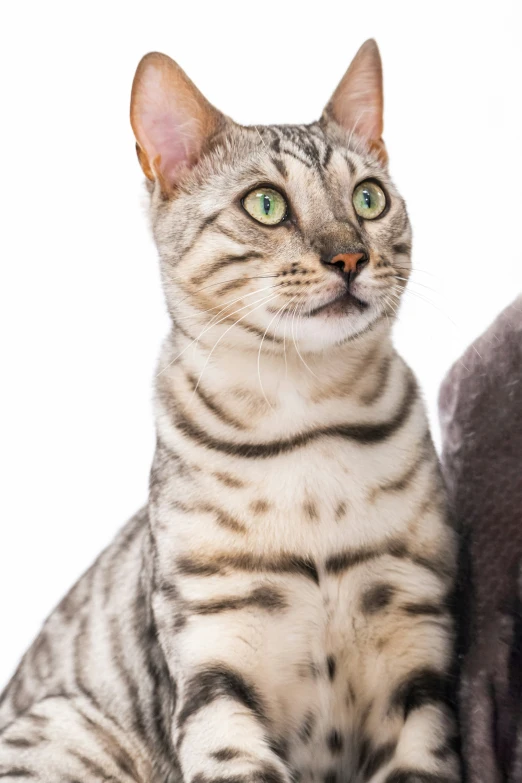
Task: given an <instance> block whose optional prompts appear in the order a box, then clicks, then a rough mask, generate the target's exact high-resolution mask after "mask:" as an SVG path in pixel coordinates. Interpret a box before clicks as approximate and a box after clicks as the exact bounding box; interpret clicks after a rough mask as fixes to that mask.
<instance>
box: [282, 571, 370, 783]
mask: <svg viewBox="0 0 522 783" xmlns="http://www.w3.org/2000/svg"><path fill="white" fill-rule="evenodd" d="M368 583H369V575H368V574H365V575H363V574H358V575H356V574H355V573H354V574H343V575H334V576H327V575H325V574H324V573H323V574H322V575H321V578H320V583H319V587H318V589H317V591H316V594H315V596H313V594H312V591H310V592H307V591H305V592H304V593H303V595H302V598H301V600H300V601H299V599H297V598H296V603H295V606H294V609H293V610H291V611H290V612H289V615H288V616H287V618H286V627H287V636H286V638H287V639H288V638H292V645H288V646H286V645H284V644H281V650H280V662H281V669H282V671H284V672H285V674H284V678H285V679H286V685H285V686H284V687H282V688H281V697H280V698H281V702H280V703H281V705H282V707H283V710H282V712H284V713H286V715H285V718H284V721H285V724H286V726H292V727H293V728H292V731H291V732H290V734H289V735H288V734H287V742H288V756H289V763H290V764H291V766H292V768H293V769H294V770H295V771H296V772H297V773H298V776H301V777H302V779H303V780H308V781H313V782H314V783H315V781H320V782H321V783H322V782H323V781H325V782H326V781H327V782H328V783H334V781H341V780H349V779H350V778H351V775H352V773H353V771H354V770H355V768H356V766H357V764H358V754H359V748H360V744H361V737H360V726H361V715H362V714H363V713H364V710H365V709H367V708H368V704H367V703H366V697H365V687H364V679H365V678H366V677H367V673H368V666H369V665H370V666H371V661H370V660H369V659H368V648H369V644H368V642H369V641H370V638H371V637H373V636H374V634H375V628H374V627H372V623H371V622H368V621H367V619H366V618H365V615H364V612H363V611H361V606H362V604H363V602H364V595H365V590H366V587H367V585H368ZM281 638H283V637H281ZM283 661H284V662H283ZM281 686H283V682H281Z"/></svg>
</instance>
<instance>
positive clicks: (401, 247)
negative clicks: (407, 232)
mask: <svg viewBox="0 0 522 783" xmlns="http://www.w3.org/2000/svg"><path fill="white" fill-rule="evenodd" d="M392 250H393V252H394V253H401V254H402V255H406V254H407V253H411V245H409V244H408V243H407V242H397V244H396V245H392Z"/></svg>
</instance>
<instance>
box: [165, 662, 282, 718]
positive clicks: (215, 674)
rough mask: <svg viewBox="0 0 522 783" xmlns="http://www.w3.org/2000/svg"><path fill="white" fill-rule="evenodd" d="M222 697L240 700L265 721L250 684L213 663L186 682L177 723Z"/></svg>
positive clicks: (256, 695) (263, 713) (257, 697)
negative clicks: (182, 704) (182, 703)
mask: <svg viewBox="0 0 522 783" xmlns="http://www.w3.org/2000/svg"><path fill="white" fill-rule="evenodd" d="M223 697H224V698H227V699H232V700H234V701H237V702H239V703H240V704H243V706H245V707H247V708H248V709H249V710H251V712H252V713H253V714H254V715H255V716H256V717H257V718H258V719H259V720H260V721H261V722H262V723H266V720H267V719H266V713H265V709H264V706H263V703H262V701H261V697H260V696H259V694H258V693H257V691H256V689H255V688H254V686H253V685H251V684H250V683H247V682H246V680H245V679H244V677H243V676H242V675H241V674H239V673H238V672H235V671H233V670H232V669H228V668H227V667H225V666H220V665H216V666H212V667H210V668H208V669H204V670H203V671H200V672H198V673H197V674H195V675H194V676H193V677H192V679H191V680H190V681H189V682H188V684H187V687H186V692H185V697H184V706H183V707H182V709H181V711H180V713H179V715H178V726H179V727H181V726H183V725H184V724H185V723H186V722H187V720H188V719H189V718H191V717H192V716H193V715H195V713H196V712H198V711H199V710H201V709H203V707H206V706H207V705H208V704H211V703H212V702H213V701H215V700H216V699H220V698H223Z"/></svg>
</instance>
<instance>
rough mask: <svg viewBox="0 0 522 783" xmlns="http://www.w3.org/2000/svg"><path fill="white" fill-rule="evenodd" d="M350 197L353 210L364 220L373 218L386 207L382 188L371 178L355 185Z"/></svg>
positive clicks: (380, 213)
mask: <svg viewBox="0 0 522 783" xmlns="http://www.w3.org/2000/svg"><path fill="white" fill-rule="evenodd" d="M352 198H353V205H354V207H355V211H356V212H357V214H358V215H359V216H360V217H362V218H364V219H365V220H375V218H377V217H379V215H382V213H383V212H384V208H385V207H386V196H385V194H384V190H383V189H382V188H381V187H379V185H378V184H377V183H376V182H372V181H371V180H368V181H367V182H361V184H360V185H357V187H356V188H355V190H354V192H353V197H352Z"/></svg>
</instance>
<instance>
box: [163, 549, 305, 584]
mask: <svg viewBox="0 0 522 783" xmlns="http://www.w3.org/2000/svg"><path fill="white" fill-rule="evenodd" d="M177 568H178V571H179V573H181V574H185V575H188V576H199V575H201V576H212V575H214V574H218V573H219V572H220V571H223V570H226V569H227V568H235V569H237V570H238V571H272V572H274V573H285V574H296V575H300V576H305V577H307V578H308V579H311V581H312V582H314V583H315V584H319V574H318V572H317V567H316V566H315V563H314V562H313V561H312V560H309V559H306V558H303V557H300V556H298V555H295V556H294V555H290V554H287V555H282V556H281V557H278V558H273V559H270V558H263V557H255V556H254V555H252V554H251V553H250V552H241V553H239V554H233V553H228V552H227V553H220V554H218V555H215V556H214V557H213V558H211V559H209V560H197V559H195V558H191V557H182V558H180V559H179V560H178V561H177Z"/></svg>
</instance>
